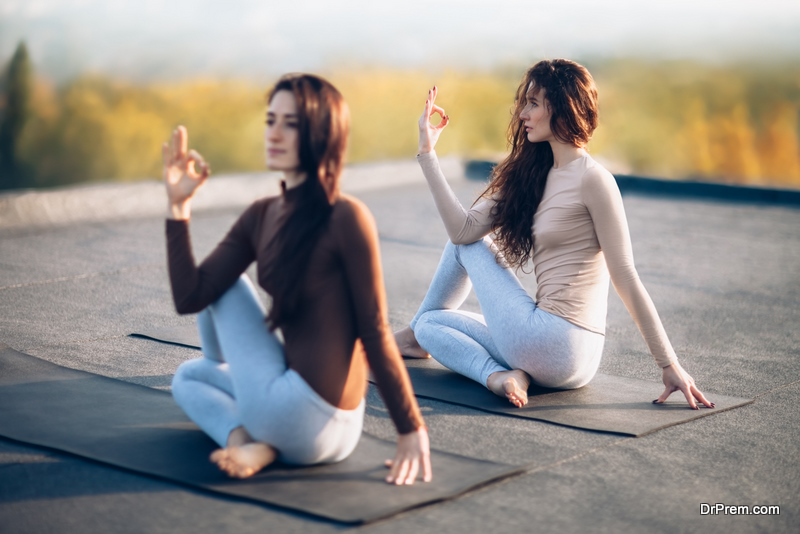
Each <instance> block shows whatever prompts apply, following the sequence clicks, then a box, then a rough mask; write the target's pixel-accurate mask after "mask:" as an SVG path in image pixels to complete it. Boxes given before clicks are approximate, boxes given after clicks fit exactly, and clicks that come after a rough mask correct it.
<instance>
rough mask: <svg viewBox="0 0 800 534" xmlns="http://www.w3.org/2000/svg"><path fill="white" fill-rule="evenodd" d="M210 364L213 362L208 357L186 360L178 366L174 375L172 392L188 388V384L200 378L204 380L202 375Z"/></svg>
mask: <svg viewBox="0 0 800 534" xmlns="http://www.w3.org/2000/svg"><path fill="white" fill-rule="evenodd" d="M209 364H212V365H213V362H211V361H210V360H208V359H206V358H194V359H192V360H186V361H185V362H183V363H182V364H180V365H179V366H178V369H176V370H175V374H174V375H173V377H172V393H173V395H174V394H175V392H176V391H177V392H181V391H183V390H184V389H185V388H186V385H187V384H189V383H191V382H195V381H198V380H201V381H202V377H203V375H204V373H205V371H206V368H207V366H208V365H209Z"/></svg>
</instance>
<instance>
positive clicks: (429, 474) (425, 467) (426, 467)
mask: <svg viewBox="0 0 800 534" xmlns="http://www.w3.org/2000/svg"><path fill="white" fill-rule="evenodd" d="M422 480H424V481H425V482H430V481H431V480H433V469H431V453H430V452H428V451H427V450H426V451H425V452H423V453H422Z"/></svg>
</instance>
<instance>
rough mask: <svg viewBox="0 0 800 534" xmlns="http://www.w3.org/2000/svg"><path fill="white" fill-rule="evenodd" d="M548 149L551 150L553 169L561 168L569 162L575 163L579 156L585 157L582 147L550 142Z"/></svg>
mask: <svg viewBox="0 0 800 534" xmlns="http://www.w3.org/2000/svg"><path fill="white" fill-rule="evenodd" d="M550 148H552V149H553V168H554V169H558V168H559V167H563V166H564V165H566V164H567V163H569V162H570V161H575V160H576V159H578V158H580V157H581V156H585V155H586V150H584V148H583V147H579V146H575V145H570V144H567V143H562V142H560V141H550Z"/></svg>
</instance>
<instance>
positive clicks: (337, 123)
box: [264, 74, 350, 330]
mask: <svg viewBox="0 0 800 534" xmlns="http://www.w3.org/2000/svg"><path fill="white" fill-rule="evenodd" d="M278 91H289V92H291V93H292V94H293V95H294V98H295V101H296V103H297V120H298V125H297V128H298V135H299V158H300V170H301V171H303V172H305V174H306V179H305V181H304V182H303V183H302V184H300V185H298V186H297V189H298V195H299V197H298V200H297V203H296V204H295V206H294V209H293V210H291V211H290V212H289V213H287V214H286V216H285V217H284V218H283V219H282V220H280V221H279V222H278V224H279V225H280V228H279V229H278V230H277V232H276V233H275V236H274V238H273V239H272V240H271V241H270V243H269V244H268V245H267V246H268V247H269V249H270V257H272V258H274V259H273V261H272V262H271V263H270V264H269V265H268V266H267V269H266V270H265V274H264V277H265V283H266V285H268V287H270V288H271V294H272V307H271V309H270V312H269V314H268V315H267V322H268V323H269V327H270V329H271V330H274V329H275V328H278V327H280V326H281V325H283V324H285V323H287V322H288V321H291V320H292V319H293V318H294V317H295V316H296V315H297V313H298V311H299V309H300V307H301V305H302V297H303V295H302V285H303V284H302V282H303V279H304V278H305V273H306V271H307V269H308V264H309V262H310V258H311V253H312V252H313V251H314V248H315V247H316V244H317V242H318V241H319V238H320V236H321V235H322V233H323V231H324V230H325V227H326V226H327V223H328V221H329V220H330V216H331V212H332V211H333V204H334V203H335V202H336V200H337V199H338V197H339V181H340V178H341V174H342V168H343V166H344V158H345V152H346V151H347V137H348V134H349V132H350V111H349V109H348V107H347V104H346V103H345V101H344V98H343V97H342V95H341V93H339V91H338V90H337V89H336V88H335V87H334V86H333V85H332V84H331V83H330V82H328V81H327V80H325V79H323V78H320V77H319V76H314V75H311V74H287V75H285V76H283V77H281V79H280V80H278V82H277V83H276V84H275V86H274V87H273V88H272V89H271V90H270V91H269V93H268V97H267V100H268V102H272V99H273V97H274V96H275V94H276V93H278Z"/></svg>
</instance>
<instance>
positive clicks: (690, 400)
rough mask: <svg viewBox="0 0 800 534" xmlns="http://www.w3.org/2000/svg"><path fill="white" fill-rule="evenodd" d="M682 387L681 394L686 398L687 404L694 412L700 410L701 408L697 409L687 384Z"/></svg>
mask: <svg viewBox="0 0 800 534" xmlns="http://www.w3.org/2000/svg"><path fill="white" fill-rule="evenodd" d="M681 386H682V387H681V388H680V389H681V392H682V393H683V396H684V397H686V402H688V403H689V407H690V408H691V409H692V410H699V408H698V407H697V403H696V402H695V401H694V397H693V396H692V394H691V392H690V391H689V386H687V385H686V384H685V383H684V384H681Z"/></svg>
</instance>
